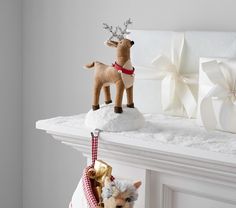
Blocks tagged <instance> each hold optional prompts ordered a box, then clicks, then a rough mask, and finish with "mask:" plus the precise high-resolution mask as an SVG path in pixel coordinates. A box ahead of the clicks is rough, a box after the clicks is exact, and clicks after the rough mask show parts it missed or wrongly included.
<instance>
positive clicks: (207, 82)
mask: <svg viewBox="0 0 236 208" xmlns="http://www.w3.org/2000/svg"><path fill="white" fill-rule="evenodd" d="M198 102H199V104H198V122H199V123H200V124H201V125H203V126H205V128H206V129H218V130H223V131H228V132H232V133H236V59H222V58H200V67H199V99H198Z"/></svg>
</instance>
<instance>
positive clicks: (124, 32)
mask: <svg viewBox="0 0 236 208" xmlns="http://www.w3.org/2000/svg"><path fill="white" fill-rule="evenodd" d="M131 24H132V21H131V19H130V18H129V19H128V20H127V21H125V22H124V26H125V28H124V29H123V30H122V28H121V27H120V26H118V30H119V31H120V33H121V34H119V35H118V37H117V38H118V39H119V40H121V39H124V38H125V35H128V34H130V32H127V29H128V26H129V25H131Z"/></svg>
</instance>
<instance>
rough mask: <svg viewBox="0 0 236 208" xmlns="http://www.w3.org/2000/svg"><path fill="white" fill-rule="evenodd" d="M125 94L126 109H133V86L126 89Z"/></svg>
mask: <svg viewBox="0 0 236 208" xmlns="http://www.w3.org/2000/svg"><path fill="white" fill-rule="evenodd" d="M126 94H127V107H128V108H134V101H133V86H131V87H130V88H128V89H126Z"/></svg>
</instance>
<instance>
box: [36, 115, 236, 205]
mask: <svg viewBox="0 0 236 208" xmlns="http://www.w3.org/2000/svg"><path fill="white" fill-rule="evenodd" d="M145 118H146V126H145V127H144V129H142V130H140V131H136V132H119V133H109V132H101V134H100V138H99V158H101V159H103V160H105V161H108V162H109V163H110V164H111V165H112V166H113V169H114V174H115V176H118V177H126V178H127V177H130V178H131V179H141V180H142V181H143V186H142V189H141V190H140V197H139V201H138V202H137V206H136V207H137V208H144V207H145V208H189V205H188V204H189V203H190V204H191V208H197V207H199V206H201V207H202V208H211V207H217V208H236V135H234V134H228V133H223V132H210V133H208V132H206V131H205V130H204V129H203V128H201V127H198V126H197V125H196V124H195V121H194V120H187V119H183V118H170V117H165V116H161V115H145ZM36 128H38V129H41V130H45V131H46V132H47V133H48V134H51V135H52V136H53V137H54V138H55V139H57V140H59V141H61V142H62V143H63V144H66V145H69V146H71V147H73V148H75V149H77V150H78V151H80V152H82V153H83V155H84V156H85V157H86V158H88V161H89V159H90V154H91V146H90V132H91V129H88V128H86V127H85V125H84V115H76V116H69V117H57V118H52V119H47V120H40V121H38V122H37V124H36ZM190 135H192V140H191V136H190ZM218 141H219V142H218Z"/></svg>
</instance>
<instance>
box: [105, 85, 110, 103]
mask: <svg viewBox="0 0 236 208" xmlns="http://www.w3.org/2000/svg"><path fill="white" fill-rule="evenodd" d="M103 91H104V94H105V103H106V104H110V103H112V100H111V92H110V86H103Z"/></svg>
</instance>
